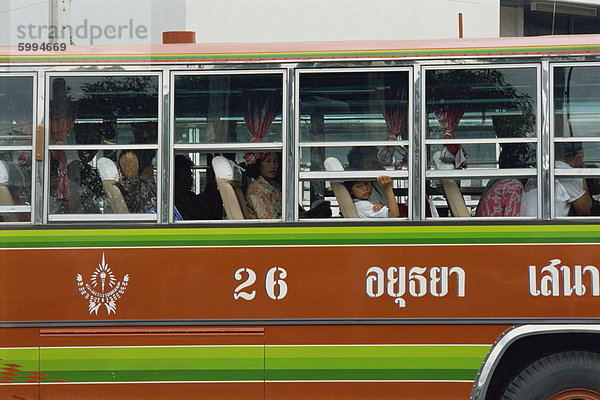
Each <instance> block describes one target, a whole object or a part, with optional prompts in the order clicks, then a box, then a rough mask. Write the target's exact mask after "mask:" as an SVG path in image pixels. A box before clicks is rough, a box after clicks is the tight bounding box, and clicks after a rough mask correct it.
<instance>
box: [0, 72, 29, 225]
mask: <svg viewBox="0 0 600 400" xmlns="http://www.w3.org/2000/svg"><path fill="white" fill-rule="evenodd" d="M34 98H35V97H34V78H33V77H32V76H17V75H0V223H7V222H12V223H18V222H31V211H32V207H31V203H32V195H31V194H32V164H33V162H32V159H33V144H32V143H33V132H34V130H35V129H34V123H33V121H34V118H35V114H34Z"/></svg>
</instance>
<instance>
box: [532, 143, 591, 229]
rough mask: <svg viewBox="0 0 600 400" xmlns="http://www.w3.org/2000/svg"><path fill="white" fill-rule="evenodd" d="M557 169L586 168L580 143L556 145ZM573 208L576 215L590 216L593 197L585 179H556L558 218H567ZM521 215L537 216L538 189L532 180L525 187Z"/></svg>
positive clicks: (555, 196) (555, 194) (555, 199)
mask: <svg viewBox="0 0 600 400" xmlns="http://www.w3.org/2000/svg"><path fill="white" fill-rule="evenodd" d="M555 149H556V157H555V158H556V161H555V168H585V165H584V163H583V157H584V154H583V146H582V144H581V143H579V142H573V143H558V144H556V147H555ZM571 206H572V207H573V211H574V214H575V215H590V209H591V207H592V197H591V196H590V193H589V191H588V187H587V182H586V180H585V179H583V178H555V180H554V210H555V215H556V216H557V217H566V216H568V215H569V210H570V208H571ZM521 215H522V216H527V217H535V216H537V187H536V182H535V180H533V179H530V180H529V181H528V182H527V184H526V185H525V194H523V199H522V202H521Z"/></svg>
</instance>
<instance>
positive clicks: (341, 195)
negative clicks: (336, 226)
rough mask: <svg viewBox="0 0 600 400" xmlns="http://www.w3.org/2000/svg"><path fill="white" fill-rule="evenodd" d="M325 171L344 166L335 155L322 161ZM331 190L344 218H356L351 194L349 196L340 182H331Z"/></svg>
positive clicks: (341, 168) (342, 168)
mask: <svg viewBox="0 0 600 400" xmlns="http://www.w3.org/2000/svg"><path fill="white" fill-rule="evenodd" d="M323 165H324V167H325V170H326V171H332V172H334V171H343V170H344V166H343V165H342V163H341V162H340V160H338V159H337V158H335V157H329V158H327V159H326V160H325V162H324V163H323ZM331 190H333V194H334V195H335V198H336V200H337V202H338V205H339V206H340V212H341V213H342V216H343V217H344V218H358V213H357V212H356V207H354V202H353V201H352V196H350V192H348V189H346V187H345V186H344V185H343V184H342V183H341V182H335V181H332V182H331Z"/></svg>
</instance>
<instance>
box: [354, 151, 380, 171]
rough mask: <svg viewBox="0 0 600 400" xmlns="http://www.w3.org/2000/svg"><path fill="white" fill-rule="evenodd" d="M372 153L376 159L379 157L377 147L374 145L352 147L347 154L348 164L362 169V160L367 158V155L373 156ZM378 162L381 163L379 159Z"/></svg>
mask: <svg viewBox="0 0 600 400" xmlns="http://www.w3.org/2000/svg"><path fill="white" fill-rule="evenodd" d="M371 155H373V156H375V159H377V147H372V146H368V147H362V146H360V147H359V146H355V147H352V148H351V149H350V151H349V152H348V155H347V158H348V165H349V166H350V168H354V169H357V170H360V169H362V167H361V165H360V163H361V161H362V160H363V159H365V158H366V157H367V156H371ZM377 163H378V164H379V160H378V161H377Z"/></svg>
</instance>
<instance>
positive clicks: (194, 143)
mask: <svg viewBox="0 0 600 400" xmlns="http://www.w3.org/2000/svg"><path fill="white" fill-rule="evenodd" d="M173 82H174V96H173V101H174V106H173V108H174V116H173V120H172V125H173V130H174V131H173V136H174V153H173V154H174V161H173V168H174V172H173V174H174V176H173V180H172V182H173V193H174V196H173V197H174V202H175V208H174V211H173V218H172V219H173V221H175V222H179V221H193V220H222V219H227V220H242V219H257V218H258V219H270V220H279V221H281V220H282V218H283V215H284V214H283V196H282V193H283V192H284V188H283V186H282V179H281V171H282V169H283V168H284V161H285V160H283V159H282V157H281V154H282V152H283V148H284V139H283V136H282V132H284V131H285V124H284V121H285V115H284V111H283V110H284V109H285V107H284V98H285V96H284V92H285V88H284V84H283V82H284V80H283V73H282V72H278V73H269V74H265V73H252V72H248V73H237V74H228V73H215V74H194V75H189V74H186V75H183V74H178V73H175V74H174V76H173ZM274 157H275V158H277V164H278V165H277V167H276V168H275V170H276V176H263V175H264V174H260V173H258V172H259V171H260V166H261V165H263V166H264V165H266V163H269V162H271V161H272V159H273V158H274ZM254 172H256V173H254ZM261 184H262V186H261ZM255 189H261V190H262V192H263V193H262V197H261V200H264V201H261V202H258V201H256V198H255V197H254V196H255V195H256V194H255V193H254V192H253V191H254V190H255ZM250 192H252V193H254V194H252V193H250ZM266 209H268V210H269V211H268V212H265V210H266Z"/></svg>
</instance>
